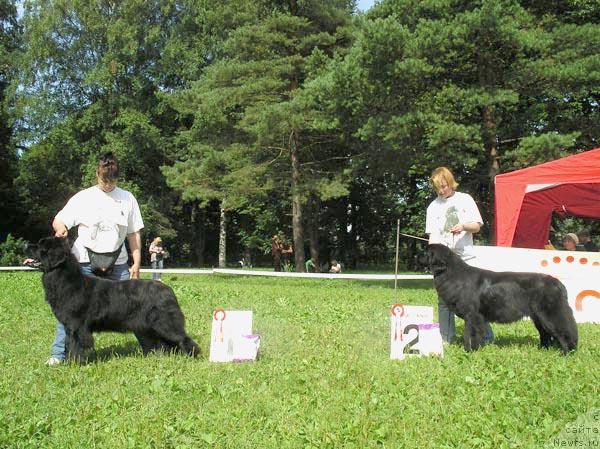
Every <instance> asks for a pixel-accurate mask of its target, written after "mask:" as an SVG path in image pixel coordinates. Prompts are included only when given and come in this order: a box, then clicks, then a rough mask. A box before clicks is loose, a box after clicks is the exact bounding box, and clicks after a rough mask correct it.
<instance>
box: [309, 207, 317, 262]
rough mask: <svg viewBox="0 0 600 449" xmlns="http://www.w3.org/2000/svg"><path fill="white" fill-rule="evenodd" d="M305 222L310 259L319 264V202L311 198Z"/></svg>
mask: <svg viewBox="0 0 600 449" xmlns="http://www.w3.org/2000/svg"><path fill="white" fill-rule="evenodd" d="M308 210H309V213H308V220H307V227H308V229H307V230H308V240H309V242H310V257H311V259H314V260H315V261H316V262H317V264H318V263H319V200H318V199H317V198H312V199H311V200H310V203H309V209H308Z"/></svg>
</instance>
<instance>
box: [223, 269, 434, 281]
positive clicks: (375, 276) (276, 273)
mask: <svg viewBox="0 0 600 449" xmlns="http://www.w3.org/2000/svg"><path fill="white" fill-rule="evenodd" d="M213 271H214V272H215V273H219V274H237V275H242V276H270V277H295V278H312V279H359V280H378V281H392V280H394V279H395V276H394V275H393V274H360V273H355V274H343V273H293V272H285V271H250V270H240V269H238V270H234V269H223V268H215V269H213ZM398 279H400V280H419V279H433V276H432V275H430V274H399V275H398Z"/></svg>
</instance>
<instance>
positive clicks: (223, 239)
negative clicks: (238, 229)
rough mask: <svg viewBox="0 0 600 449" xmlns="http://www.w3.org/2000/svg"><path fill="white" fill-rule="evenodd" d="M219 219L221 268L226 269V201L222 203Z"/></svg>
mask: <svg viewBox="0 0 600 449" xmlns="http://www.w3.org/2000/svg"><path fill="white" fill-rule="evenodd" d="M220 210H221V215H220V218H219V268H225V266H226V260H227V215H226V212H225V201H221V207H220Z"/></svg>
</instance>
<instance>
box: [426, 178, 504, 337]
mask: <svg viewBox="0 0 600 449" xmlns="http://www.w3.org/2000/svg"><path fill="white" fill-rule="evenodd" d="M430 182H431V185H432V187H433V189H434V190H435V192H436V193H437V198H436V199H435V200H433V201H432V202H431V204H429V206H428V207H427V216H426V220H425V232H426V233H427V234H429V243H430V244H432V243H441V244H442V245H446V246H447V247H449V248H450V249H452V250H453V251H454V252H455V253H456V254H457V255H459V256H460V257H461V258H462V259H463V260H468V259H470V258H472V257H473V255H472V248H473V234H475V233H477V232H479V230H480V229H481V226H482V225H483V219H482V218H481V214H480V213H479V209H478V208H477V204H475V201H474V200H473V198H472V197H471V195H469V194H467V193H462V192H457V191H456V189H457V188H458V183H457V182H456V181H455V180H454V175H453V174H452V172H451V171H450V170H449V169H448V168H447V167H438V168H436V169H435V170H433V172H432V173H431V178H430ZM438 321H439V323H440V332H441V334H442V338H443V340H444V341H446V342H452V341H453V340H454V337H455V333H456V331H455V323H454V313H452V312H451V311H450V310H449V309H448V306H446V304H445V303H444V301H442V300H438ZM486 328H487V331H486V336H485V339H484V343H489V342H491V341H492V340H493V338H494V334H493V332H492V328H491V326H490V324H489V323H487V322H486Z"/></svg>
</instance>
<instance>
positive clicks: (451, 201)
mask: <svg viewBox="0 0 600 449" xmlns="http://www.w3.org/2000/svg"><path fill="white" fill-rule="evenodd" d="M474 222H476V223H479V224H480V225H482V224H483V219H482V218H481V214H480V213H479V209H478V208H477V204H475V201H474V200H473V198H472V197H471V195H469V194H467V193H462V192H454V195H452V196H451V197H450V198H443V197H441V196H438V197H437V198H436V199H435V200H433V201H432V202H431V204H430V205H429V207H427V218H426V220H425V232H426V233H427V234H429V241H430V243H441V244H442V245H446V246H447V247H449V248H452V249H453V250H454V252H456V253H457V254H459V255H463V254H468V253H470V252H471V248H472V246H473V234H471V233H470V232H466V231H462V232H461V233H459V234H452V233H451V232H450V229H452V227H453V226H454V225H457V224H459V223H463V224H464V223H474Z"/></svg>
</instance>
